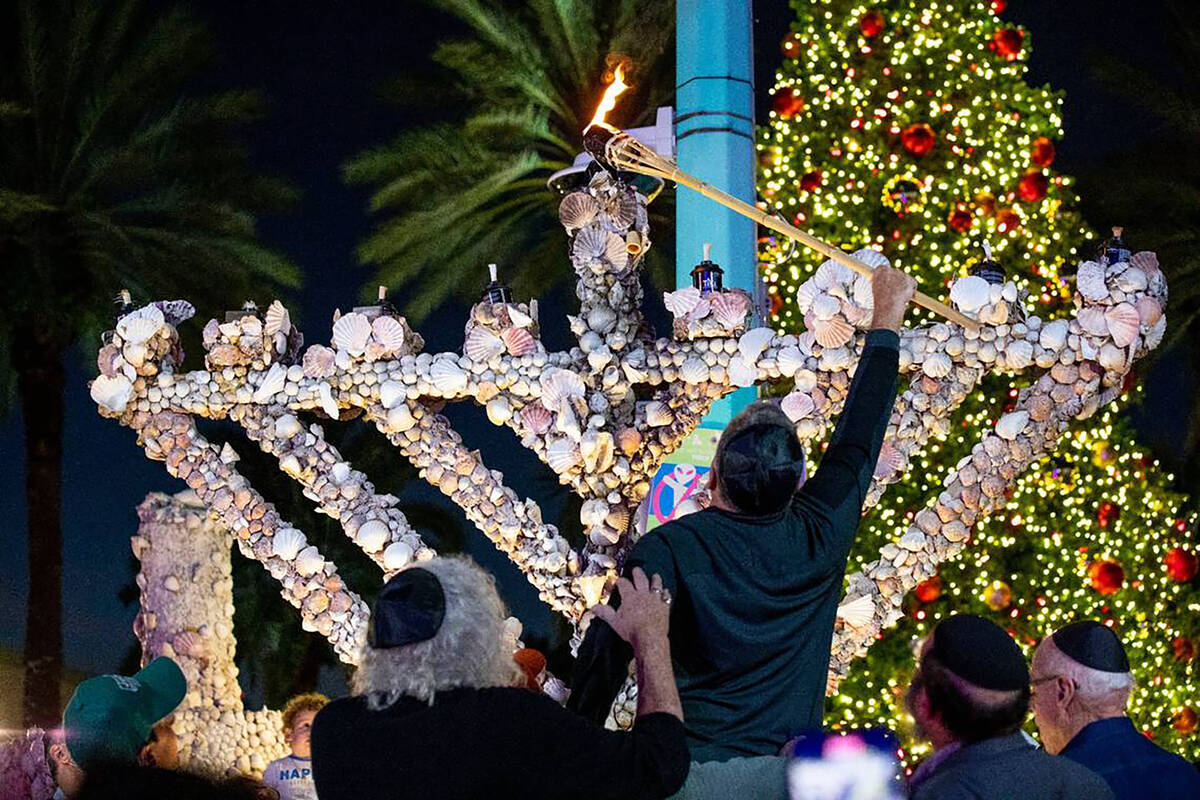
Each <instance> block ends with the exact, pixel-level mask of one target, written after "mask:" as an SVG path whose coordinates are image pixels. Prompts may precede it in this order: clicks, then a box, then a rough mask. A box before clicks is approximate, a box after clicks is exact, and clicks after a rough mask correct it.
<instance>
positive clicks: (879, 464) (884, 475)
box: [875, 442, 904, 480]
mask: <svg viewBox="0 0 1200 800" xmlns="http://www.w3.org/2000/svg"><path fill="white" fill-rule="evenodd" d="M903 466H904V455H903V454H902V453H901V452H900V451H899V450H897V449H896V448H895V446H894V445H893V444H892V443H891V442H884V443H883V447H881V448H879V460H878V461H876V462H875V479H876V480H887V479H888V478H891V477H892V476H893V475H895V474H896V473H897V472H898V471H899V470H900V468H901V467H903Z"/></svg>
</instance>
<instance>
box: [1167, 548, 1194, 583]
mask: <svg viewBox="0 0 1200 800" xmlns="http://www.w3.org/2000/svg"><path fill="white" fill-rule="evenodd" d="M1163 564H1165V565H1166V567H1167V577H1168V578H1170V579H1171V580H1173V581H1175V582H1176V583H1187V582H1188V581H1190V580H1191V579H1192V578H1194V577H1196V572H1197V571H1198V570H1200V558H1196V554H1195V553H1189V552H1188V551H1187V550H1184V549H1183V548H1182V547H1173V548H1171V550H1170V551H1169V552H1168V553H1167V555H1166V557H1165V558H1163Z"/></svg>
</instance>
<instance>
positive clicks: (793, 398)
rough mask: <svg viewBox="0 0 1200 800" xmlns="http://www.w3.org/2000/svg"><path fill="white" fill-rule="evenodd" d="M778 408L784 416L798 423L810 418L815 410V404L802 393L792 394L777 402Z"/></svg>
mask: <svg viewBox="0 0 1200 800" xmlns="http://www.w3.org/2000/svg"><path fill="white" fill-rule="evenodd" d="M779 408H780V409H781V410H782V411H783V413H784V414H787V417H788V419H790V420H791V421H792V422H799V421H800V420H802V419H807V418H808V417H811V416H812V415H813V412H814V411H816V410H817V404H816V403H814V402H813V399H812V397H811V396H810V395H807V394H805V393H804V392H792V393H791V394H789V395H788V396H787V397H785V398H783V399H782V400H780V401H779Z"/></svg>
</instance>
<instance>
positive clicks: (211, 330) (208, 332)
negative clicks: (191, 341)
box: [201, 319, 221, 350]
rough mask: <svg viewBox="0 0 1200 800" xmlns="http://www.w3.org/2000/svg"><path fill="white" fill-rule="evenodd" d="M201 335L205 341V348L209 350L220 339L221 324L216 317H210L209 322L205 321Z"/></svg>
mask: <svg viewBox="0 0 1200 800" xmlns="http://www.w3.org/2000/svg"><path fill="white" fill-rule="evenodd" d="M201 337H202V341H203V343H204V349H205V350H208V349H209V348H211V347H212V346H213V345H214V344H216V343H217V340H218V339H220V338H221V326H220V325H219V324H218V323H217V321H216V320H215V319H210V320H209V321H208V322H207V323H205V325H204V330H203V332H202V333H201Z"/></svg>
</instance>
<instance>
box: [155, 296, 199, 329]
mask: <svg viewBox="0 0 1200 800" xmlns="http://www.w3.org/2000/svg"><path fill="white" fill-rule="evenodd" d="M154 307H155V308H157V309H158V310H159V311H161V312H162V313H163V319H164V320H166V323H167V324H168V325H171V326H174V327H179V326H180V325H181V324H183V323H184V322H187V321H188V320H189V319H191V318H192V317H194V316H196V307H195V306H193V305H192V304H191V303H189V302H188V301H187V300H155V301H154Z"/></svg>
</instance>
